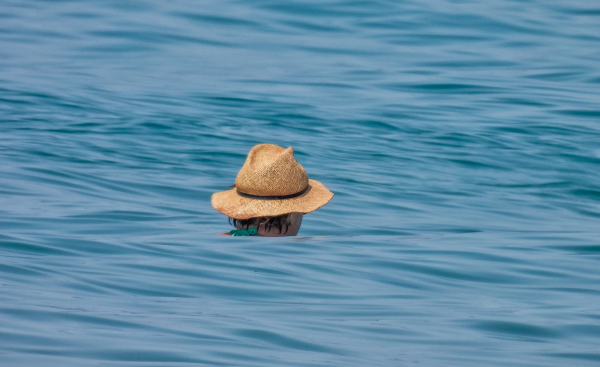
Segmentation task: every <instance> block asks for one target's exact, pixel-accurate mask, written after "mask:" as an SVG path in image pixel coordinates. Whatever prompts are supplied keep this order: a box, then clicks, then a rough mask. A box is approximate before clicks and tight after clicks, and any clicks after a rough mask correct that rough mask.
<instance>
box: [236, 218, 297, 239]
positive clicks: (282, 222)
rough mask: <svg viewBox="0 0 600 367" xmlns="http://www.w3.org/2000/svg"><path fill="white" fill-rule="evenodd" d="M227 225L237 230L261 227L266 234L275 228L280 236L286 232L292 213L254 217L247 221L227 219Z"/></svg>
mask: <svg viewBox="0 0 600 367" xmlns="http://www.w3.org/2000/svg"><path fill="white" fill-rule="evenodd" d="M229 223H231V224H232V225H233V226H234V227H235V228H239V229H248V228H256V229H258V228H259V227H260V226H263V228H264V229H265V231H267V232H269V231H271V230H272V229H273V228H277V229H278V230H279V233H280V234H281V233H284V232H286V231H287V229H288V227H289V225H290V224H291V223H292V213H288V214H283V215H278V216H276V217H256V218H249V219H235V218H229Z"/></svg>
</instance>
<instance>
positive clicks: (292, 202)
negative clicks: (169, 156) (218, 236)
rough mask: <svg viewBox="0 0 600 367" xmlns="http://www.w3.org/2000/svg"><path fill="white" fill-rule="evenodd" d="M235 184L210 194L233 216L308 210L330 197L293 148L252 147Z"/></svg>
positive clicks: (264, 215) (244, 216)
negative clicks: (279, 198)
mask: <svg viewBox="0 0 600 367" xmlns="http://www.w3.org/2000/svg"><path fill="white" fill-rule="evenodd" d="M235 186H236V188H234V189H232V190H227V191H223V192H218V193H215V194H213V196H212V199H211V203H212V206H213V207H214V208H215V209H216V210H218V211H220V212H221V213H223V214H225V215H227V216H228V217H231V218H235V219H248V218H255V217H270V216H277V215H282V214H287V213H310V212H312V211H314V210H317V209H318V208H320V207H322V206H323V205H325V204H327V203H328V202H329V200H331V198H332V197H333V193H332V192H331V191H329V190H328V189H327V188H326V187H325V186H324V185H323V184H322V183H320V182H318V181H315V180H309V179H308V175H307V174H306V171H305V170H304V168H303V167H302V166H301V165H300V163H298V162H296V160H295V159H294V151H293V150H292V148H291V147H290V148H288V149H284V148H282V147H280V146H277V145H272V144H260V145H257V146H255V147H254V148H252V150H251V151H250V153H249V154H248V158H246V162H245V163H244V166H243V167H242V169H241V170H240V172H239V173H238V175H237V178H236V180H235ZM305 188H306V192H304V193H303V194H302V195H300V196H297V197H294V198H291V199H284V200H262V199H260V198H248V197H244V196H241V195H239V194H238V190H239V191H241V192H242V193H245V194H250V195H256V196H283V195H292V194H295V193H298V192H300V191H302V190H304V189H305Z"/></svg>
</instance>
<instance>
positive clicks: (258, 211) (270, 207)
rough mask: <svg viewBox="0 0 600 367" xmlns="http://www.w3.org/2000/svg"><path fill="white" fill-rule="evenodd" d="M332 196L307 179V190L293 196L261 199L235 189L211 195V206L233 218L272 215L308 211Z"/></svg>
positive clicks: (325, 202) (323, 187)
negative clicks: (280, 198)
mask: <svg viewBox="0 0 600 367" xmlns="http://www.w3.org/2000/svg"><path fill="white" fill-rule="evenodd" d="M332 197H333V193H332V192H331V191H329V190H328V189H327V188H326V187H325V185H323V184H322V183H320V182H319V181H315V180H308V190H307V191H306V192H305V193H304V194H302V195H300V196H297V197H295V198H291V199H284V200H261V199H254V198H247V197H244V196H240V195H239V194H238V193H237V190H236V189H232V190H227V191H222V192H217V193H214V194H213V195H212V198H211V200H210V201H211V204H212V206H213V208H215V209H216V210H218V211H220V212H221V213H223V214H225V215H226V216H228V217H230V218H234V219H249V218H256V217H274V216H278V215H283V214H288V213H310V212H312V211H315V210H317V209H319V208H320V207H322V206H323V205H325V204H327V203H328V202H329V200H331V198H332Z"/></svg>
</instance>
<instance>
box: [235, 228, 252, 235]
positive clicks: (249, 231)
mask: <svg viewBox="0 0 600 367" xmlns="http://www.w3.org/2000/svg"><path fill="white" fill-rule="evenodd" d="M229 234H230V235H232V236H256V235H257V229H256V228H248V229H233V230H231V231H229Z"/></svg>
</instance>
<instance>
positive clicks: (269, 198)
mask: <svg viewBox="0 0 600 367" xmlns="http://www.w3.org/2000/svg"><path fill="white" fill-rule="evenodd" d="M309 188H310V185H306V187H305V188H304V189H302V191H298V192H297V193H295V194H290V195H280V196H261V195H250V194H246V193H245V192H241V191H240V190H238V189H235V191H236V192H237V193H238V195H239V196H241V197H244V198H248V199H257V200H285V199H292V198H296V197H298V196H301V195H302V194H304V193H305V192H307V191H308V189H309Z"/></svg>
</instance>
